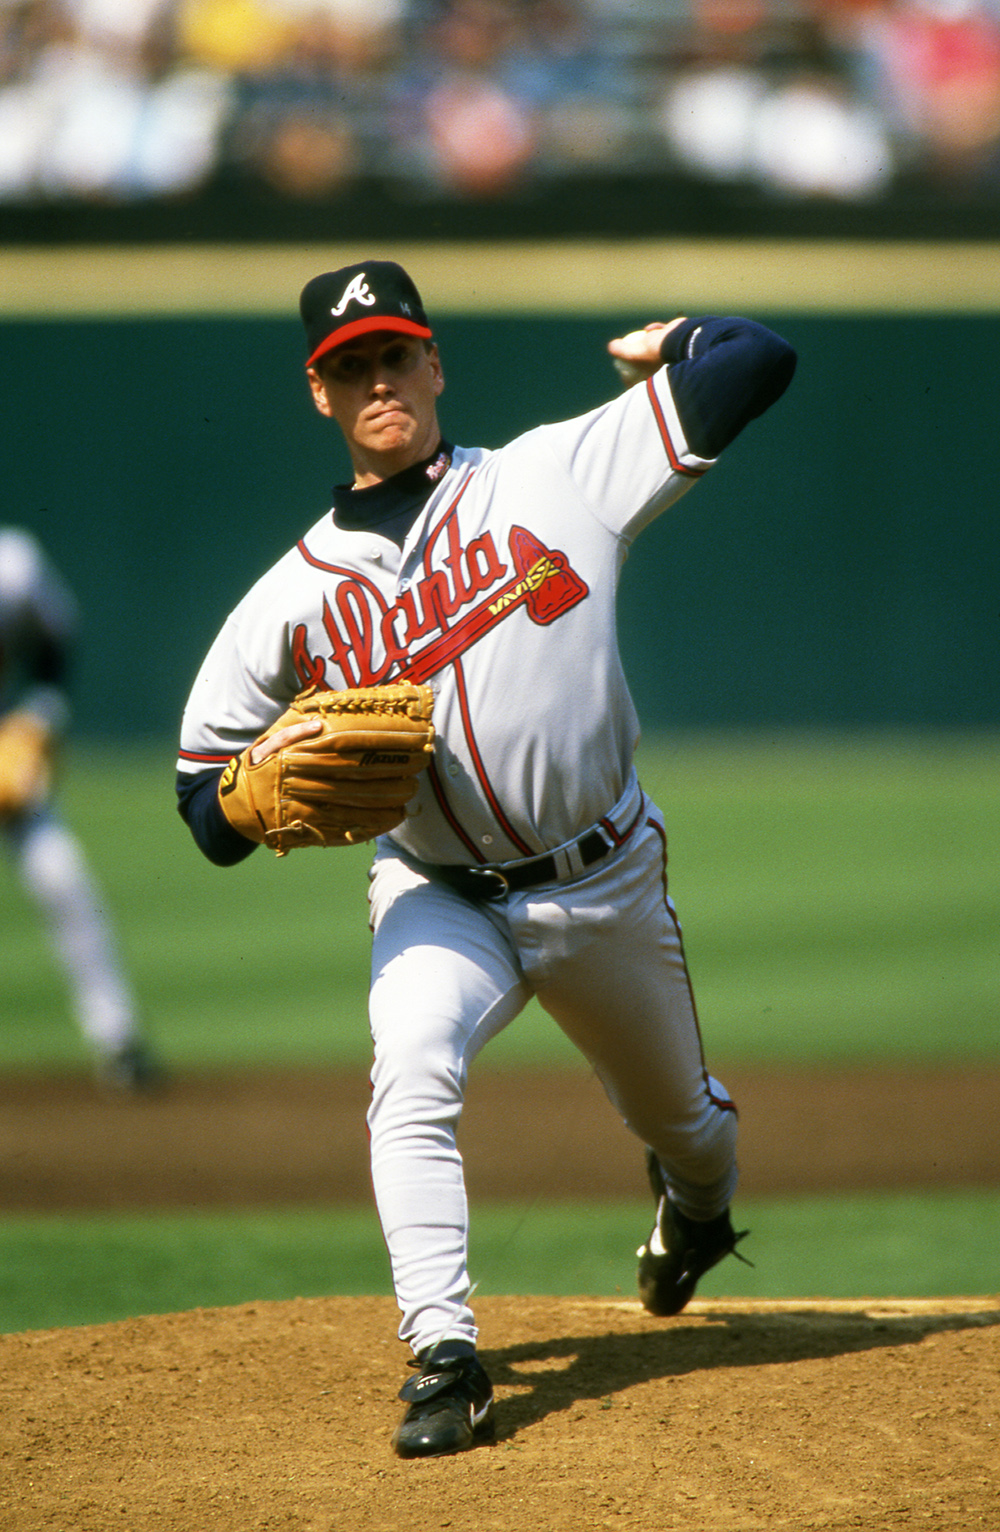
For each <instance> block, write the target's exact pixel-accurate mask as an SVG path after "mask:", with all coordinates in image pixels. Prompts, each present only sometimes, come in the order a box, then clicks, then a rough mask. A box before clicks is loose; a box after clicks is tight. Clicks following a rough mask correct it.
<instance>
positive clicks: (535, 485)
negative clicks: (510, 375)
mask: <svg viewBox="0 0 1000 1532" xmlns="http://www.w3.org/2000/svg"><path fill="white" fill-rule="evenodd" d="M707 466H708V463H707V462H706V461H705V460H703V459H701V458H699V457H697V456H696V455H695V454H694V453H692V452H691V451H690V450H689V449H688V447H687V444H686V442H685V438H684V433H683V430H682V429H681V425H680V421H679V419H678V416H677V411H676V407H675V405H674V401H673V397H672V395H671V390H670V385H669V381H668V374H667V371H666V369H662V370H661V371H659V372H658V373H657V374H656V375H655V376H654V378H653V379H652V380H651V381H650V383H649V385H648V386H647V387H642V388H634V389H631V390H629V391H628V392H626V393H624V394H622V395H621V396H620V397H618V398H616V399H614V400H612V401H611V402H610V403H608V404H605V405H602V406H601V407H600V408H599V409H596V410H593V411H591V412H590V413H588V414H586V415H583V416H581V417H579V418H577V419H574V420H568V421H565V422H562V423H560V424H555V425H548V426H543V427H540V428H539V429H537V430H534V431H530V432H528V433H527V434H526V435H524V436H521V437H519V438H517V439H516V440H515V441H513V442H511V443H510V444H509V445H508V446H506V447H503V448H501V449H500V450H498V451H493V452H491V451H486V450H483V449H474V450H471V451H467V450H464V449H456V450H454V451H452V452H451V453H450V454H449V453H444V454H442V456H441V458H440V460H439V461H438V462H437V463H436V464H433V465H431V469H430V472H431V473H432V474H433V473H434V472H435V471H437V472H438V473H439V474H440V477H439V478H438V479H437V482H436V483H435V485H434V487H433V489H432V491H431V494H430V496H429V498H428V500H427V501H426V504H425V506H424V508H423V511H422V512H421V513H420V514H419V515H418V517H417V519H416V521H415V522H414V524H413V526H412V527H411V528H410V531H409V534H408V536H407V537H406V540H405V542H404V544H403V547H402V548H401V549H400V548H399V547H398V546H397V545H396V544H395V543H394V542H393V541H391V540H390V539H388V538H385V537H382V536H380V535H379V534H378V532H377V530H371V529H368V528H366V529H363V530H345V529H343V528H342V527H340V526H338V525H337V524H336V522H335V520H334V517H333V515H332V514H327V515H326V516H324V517H323V519H322V520H321V521H319V522H317V523H316V525H315V526H314V527H312V528H311V530H310V531H309V532H307V533H306V535H305V536H304V537H303V538H302V540H301V541H300V542H299V543H298V545H297V546H296V547H295V548H294V549H292V550H291V551H290V552H289V553H288V554H286V555H285V557H284V558H283V559H281V560H280V561H279V563H278V564H276V565H275V566H274V567H273V568H272V569H271V570H270V571H269V572H268V573H267V574H266V575H265V576H264V577H263V579H261V580H260V581H259V582H258V583H257V584H256V585H255V586H254V587H253V589H252V590H251V591H250V592H249V594H248V595H247V596H246V597H245V599H244V600H243V601H242V602H241V603H240V605H239V606H238V607H237V608H236V610H235V612H234V613H233V614H232V616H231V617H230V618H229V620H228V622H227V623H226V625H225V627H224V628H223V630H222V632H221V633H220V635H219V637H218V639H217V640H216V642H215V644H214V645H213V647H212V649H211V651H210V653H209V654H208V656H207V658H206V660H205V663H204V665H203V667H202V669H201V672H200V674H199V676H198V678H197V680H196V682H195V685H194V688H193V691H192V693H191V697H190V700H189V702H188V705H187V708H186V711H185V715H184V722H183V730H182V741H181V756H180V759H179V761H178V769H179V771H181V772H185V771H187V772H191V771H198V770H202V769H204V768H205V767H208V766H211V765H215V764H218V765H221V764H223V763H224V762H225V761H226V760H227V759H228V758H229V757H230V756H231V755H232V754H233V753H234V752H237V751H240V750H242V749H244V748H245V747H246V746H247V745H248V744H249V743H250V742H251V741H252V740H253V739H254V738H255V737H256V736H257V735H258V734H259V733H260V732H261V730H262V729H263V728H264V727H266V726H267V725H269V724H270V723H272V722H273V721H274V720H275V719H276V718H277V717H278V716H279V715H280V714H281V713H282V712H283V711H284V709H285V707H286V706H287V704H288V702H289V701H290V700H291V698H292V697H293V696H294V695H295V693H296V692H297V691H299V690H300V689H301V688H302V687H303V686H306V685H309V684H311V683H319V684H320V685H322V686H329V687H334V688H339V687H344V686H364V685H373V684H376V683H378V682H381V681H387V680H394V679H397V678H399V677H409V678H412V679H414V680H420V681H425V680H426V681H428V682H429V683H430V685H431V686H432V687H433V690H434V694H435V702H434V724H435V729H436V731H437V741H436V747H435V756H434V761H433V765H432V767H431V770H430V772H429V773H426V774H425V775H424V777H423V779H422V783H421V788H420V792H419V796H418V797H417V798H416V799H415V800H414V802H413V803H412V804H411V805H410V807H409V812H408V814H407V818H406V820H405V822H404V823H403V824H402V825H400V826H399V827H398V829H396V830H395V831H393V836H392V838H393V840H394V841H395V842H397V843H398V844H399V845H400V846H401V847H402V848H403V849H404V850H406V851H408V852H410V853H412V854H413V855H415V856H417V857H420V858H421V859H423V860H425V861H430V862H450V863H456V862H469V863H476V862H484V861H489V862H494V861H499V862H505V861H509V860H512V859H518V858H522V857H526V856H531V855H533V854H536V853H538V852H540V851H543V850H546V849H548V848H551V847H554V846H558V845H560V844H562V843H563V842H564V841H566V840H568V839H569V838H570V837H571V836H573V835H576V834H577V833H579V831H580V829H581V828H582V827H583V826H586V825H588V824H591V823H593V822H595V821H596V820H598V819H599V818H600V817H601V816H602V815H603V814H605V813H606V812H607V810H608V809H609V808H610V807H611V806H612V805H613V804H615V803H616V802H617V801H618V799H619V798H620V797H621V795H622V793H623V791H624V789H625V786H626V784H627V782H628V780H629V776H630V773H631V771H632V758H633V754H634V751H635V746H636V743H637V739H638V723H637V719H636V715H635V710H634V708H633V705H632V702H631V698H630V696H629V693H628V689H627V686H626V683H625V680H624V677H623V674H622V669H621V663H620V660H619V656H618V648H617V643H616V638H615V592H616V586H617V583H618V577H619V574H620V571H621V568H622V564H623V562H624V559H625V557H626V554H627V552H628V549H629V546H630V544H631V542H632V539H633V538H634V537H635V536H636V534H637V533H638V532H639V531H640V530H641V529H642V528H643V527H644V526H645V525H646V524H647V523H648V522H649V521H650V520H651V519H652V518H653V517H654V516H656V515H657V514H658V513H659V512H660V511H662V510H663V509H664V508H665V507H666V506H668V505H670V504H671V503H672V502H673V501H675V500H676V499H677V498H678V496H680V495H681V494H682V493H683V492H684V491H685V490H686V489H687V488H689V486H690V485H691V484H692V483H693V482H694V480H695V479H696V478H698V477H699V475H701V474H702V473H703V472H704V471H705V469H706V468H707Z"/></svg>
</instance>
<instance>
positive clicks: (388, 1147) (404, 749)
mask: <svg viewBox="0 0 1000 1532" xmlns="http://www.w3.org/2000/svg"><path fill="white" fill-rule="evenodd" d="M300 309H301V316H302V320H303V323H304V326H305V333H306V348H307V353H306V354H307V360H306V371H307V377H308V381H309V386H310V388H311V390H312V397H313V400H314V403H315V406H316V408H317V410H318V411H319V412H320V414H321V415H323V416H325V417H326V418H327V419H329V420H331V421H333V422H334V423H335V424H336V425H337V426H338V427H339V429H340V431H341V432H342V434H343V436H344V439H345V441H346V444H347V448H348V452H349V454H350V460H351V464H352V468H353V480H352V482H350V483H347V484H342V485H338V486H337V487H336V488H335V489H334V491H333V505H332V508H331V509H330V510H328V511H327V512H325V514H324V515H323V516H322V517H321V518H320V519H319V520H318V521H317V522H316V524H315V525H314V526H313V527H312V528H311V529H310V530H309V531H308V532H306V534H305V535H304V536H303V537H302V539H301V540H300V541H299V542H298V543H297V544H296V546H295V547H294V548H292V549H291V550H290V551H289V552H288V553H287V554H286V555H285V556H284V557H283V558H282V559H281V560H279V562H278V563H277V564H276V565H275V566H274V567H273V568H272V569H271V570H270V571H269V572H268V573H266V574H265V575H264V576H263V578H262V579H261V580H259V581H258V583H257V584H256V585H255V586H254V587H253V589H252V590H251V591H250V592H249V594H248V595H247V596H246V597H245V598H244V599H243V601H242V602H241V603H240V604H239V605H238V606H237V608H236V610H235V611H234V612H233V613H232V614H231V615H230V617H229V618H228V620H227V621H226V622H225V624H224V626H223V627H222V630H221V632H220V633H219V636H218V638H217V639H216V641H215V643H214V644H213V645H212V648H211V650H210V652H209V654H208V656H207V658H206V659H205V661H204V664H203V666H202V668H201V671H200V673H199V675H198V677H197V679H196V681H195V683H194V687H193V690H192V692H191V696H190V699H189V701H188V705H187V709H186V711H185V715H184V721H183V728H182V740H181V750H180V758H179V761H178V779H177V780H178V793H179V799H180V809H181V813H182V814H183V816H184V818H185V820H186V822H187V824H188V825H189V827H190V829H191V831H192V833H193V835H194V838H195V840H196V842H197V843H198V845H199V846H200V847H201V849H202V851H203V852H204V853H205V854H206V855H207V856H208V857H209V858H210V859H211V860H213V861H214V862H216V863H218V864H220V865H223V866H224V865H228V864H232V863H236V862H238V861H240V860H242V859H243V858H244V857H246V856H248V855H249V854H250V853H251V852H252V851H253V850H254V849H255V847H256V846H258V845H268V846H270V847H272V848H273V850H274V851H275V852H276V853H277V854H278V855H285V854H288V853H289V852H291V851H293V850H298V849H301V848H310V847H335V846H339V845H344V844H351V843H353V842H356V841H361V840H371V841H372V842H373V848H374V856H373V862H372V866H371V872H370V888H369V905H370V925H371V929H372V933H373V939H372V968H371V988H370V997H369V1015H370V1025H371V1034H372V1041H373V1047H374V1063H373V1068H372V1077H371V1080H372V1100H371V1108H370V1111H369V1114H368V1125H369V1129H370V1136H371V1169H372V1177H373V1184H374V1188H375V1196H376V1201H377V1205H378V1212H379V1218H380V1221H381V1225H382V1229H383V1232H384V1235H385V1239H386V1243H387V1246H388V1250H389V1254H390V1259H391V1264H392V1276H393V1284H394V1288H395V1292H396V1297H397V1300H398V1304H399V1308H400V1311H401V1314H402V1321H401V1324H400V1329H399V1334H400V1336H401V1338H402V1339H403V1340H404V1341H405V1342H407V1344H408V1345H409V1346H410V1348H411V1350H412V1352H413V1364H414V1369H415V1371H414V1374H413V1376H411V1377H410V1378H409V1379H408V1381H407V1382H406V1383H405V1384H404V1386H403V1388H402V1390H401V1395H400V1397H401V1398H402V1400H403V1401H404V1403H405V1405H406V1409H405V1411H404V1413H403V1416H402V1420H401V1421H400V1423H399V1425H398V1427H397V1429H396V1431H395V1434H394V1436H393V1446H394V1448H395V1451H396V1452H397V1453H398V1454H399V1455H400V1456H401V1457H422V1456H435V1455H440V1454H443V1453H451V1452H457V1451H460V1450H463V1449H465V1448H468V1447H471V1446H473V1445H475V1444H476V1443H477V1442H479V1441H481V1440H484V1439H487V1438H488V1437H489V1436H490V1434H491V1433H492V1431H493V1412H494V1405H493V1391H492V1388H491V1385H490V1380H489V1378H488V1377H487V1375H486V1372H485V1371H484V1369H483V1367H482V1364H481V1363H480V1361H479V1360H478V1358H477V1355H476V1340H477V1328H476V1323H475V1318H474V1314H473V1311H472V1308H471V1306H470V1280H469V1274H468V1269H467V1225H468V1210H467V1205H466V1195H465V1187H464V1180H463V1173H462V1160H461V1155H460V1153H459V1149H458V1146H457V1143H456V1128H457V1126H458V1122H459V1118H460V1116H461V1112H462V1105H463V1097H464V1092H465V1086H466V1080H467V1076H468V1071H469V1069H470V1067H471V1065H472V1064H473V1062H474V1060H475V1059H476V1057H477V1055H478V1054H479V1053H480V1051H481V1050H482V1049H483V1048H484V1047H485V1046H486V1044H487V1043H488V1042H489V1041H490V1039H491V1038H493V1037H496V1036H497V1035H498V1033H500V1032H501V1031H502V1030H503V1029H504V1028H505V1027H507V1026H509V1025H510V1024H511V1023H512V1022H513V1021H514V1020H515V1018H516V1017H517V1016H518V1014H519V1013H520V1012H521V1011H522V1009H523V1008H524V1006H525V1004H526V1002H527V1001H528V999H529V997H530V996H532V995H535V996H537V997H538V1000H539V1001H540V1003H541V1005H542V1006H543V1007H544V1009H545V1010H546V1011H547V1012H548V1014H549V1015H550V1016H551V1017H552V1018H553V1019H554V1021H555V1022H556V1023H557V1025H558V1026H559V1027H561V1028H562V1029H563V1031H564V1032H565V1034H566V1035H567V1036H568V1037H569V1038H570V1039H571V1040H572V1042H573V1043H574V1044H575V1045H576V1046H577V1048H579V1049H580V1051H581V1052H582V1053H583V1055H584V1056H585V1057H586V1058H587V1059H588V1060H589V1061H590V1063H591V1064H592V1065H593V1068H594V1070H595V1071H596V1073H597V1075H598V1077H599V1078H600V1080H601V1082H602V1084H603V1086H604V1088H605V1090H606V1092H607V1095H608V1098H609V1100H610V1102H611V1104H612V1106H613V1107H614V1109H615V1110H616V1111H617V1112H618V1113H619V1114H620V1115H621V1117H622V1118H623V1120H624V1122H625V1123H626V1124H627V1126H628V1127H629V1128H630V1129H631V1131H632V1132H633V1133H634V1134H635V1135H636V1138H637V1139H638V1141H639V1142H640V1144H641V1145H642V1146H643V1148H644V1153H645V1158H646V1172H647V1175H648V1178H649V1181H650V1185H651V1187H652V1192H653V1197H654V1201H655V1218H654V1223H653V1227H652V1231H651V1233H650V1234H649V1236H648V1238H647V1239H646V1241H645V1243H644V1245H643V1246H642V1247H641V1249H640V1252H639V1271H638V1281H639V1291H640V1295H641V1298H642V1301H643V1303H644V1304H645V1306H646V1308H647V1309H648V1310H649V1311H650V1312H651V1313H653V1314H659V1315H667V1314H675V1313H677V1312H678V1311H679V1310H680V1309H682V1308H683V1306H684V1305H685V1303H687V1301H688V1300H689V1298H690V1297H691V1295H692V1293H693V1292H694V1290H695V1285H696V1283H697V1281H698V1280H699V1278H700V1277H701V1276H702V1275H703V1274H704V1273H705V1272H706V1271H708V1270H709V1269H710V1268H711V1267H712V1266H714V1265H715V1264H716V1263H717V1262H719V1261H720V1260H722V1259H723V1257H725V1256H726V1255H729V1254H732V1253H734V1252H735V1250H736V1244H737V1241H738V1240H739V1239H740V1238H741V1237H742V1236H741V1235H739V1234H737V1233H736V1232H735V1231H734V1228H733V1224H732V1221H731V1217H730V1211H729V1208H730V1202H731V1199H732V1196H733V1192H734V1189H735V1186H736V1133H737V1123H736V1112H735V1108H734V1105H733V1102H732V1101H731V1100H730V1098H729V1096H728V1094H727V1092H726V1090H725V1089H724V1087H723V1086H722V1085H721V1084H720V1083H719V1081H718V1080H716V1079H715V1078H714V1077H713V1076H712V1075H711V1074H710V1073H709V1071H708V1068H707V1066H706V1062H705V1058H704V1055H703V1052H702V1043H701V1037H700V1034H699V1027H698V1021H697V1017H696V1013H695V1007H694V1000H693V997H692V991H691V985H690V982H689V979H688V973H687V969H686V966H685V961H684V951H683V947H682V943H681V933H680V927H679V925H678V922H677V916H676V914H675V911H674V907H673V905H672V903H671V900H670V898H669V897H668V893H667V875H666V833H665V830H664V822H663V817H662V815H661V813H660V811H659V809H658V808H657V806H656V805H655V804H654V803H652V802H651V801H650V800H649V798H648V797H647V795H646V794H645V793H644V791H643V789H642V787H641V785H640V783H639V781H638V779H637V776H636V770H635V766H634V763H633V758H634V755H635V750H636V745H637V741H638V722H637V719H636V714H635V709H634V707H633V704H632V701H631V698H630V696H629V692H628V689H627V686H626V682H625V678H624V676H623V673H622V666H621V662H620V658H619V654H618V648H617V643H616V637H615V599H616V591H617V587H618V579H619V575H620V573H621V569H622V565H623V563H624V561H625V558H626V556H627V555H628V553H629V551H630V549H631V547H632V544H633V542H634V541H635V539H636V538H637V537H638V536H639V534H640V533H641V532H642V530H643V528H644V527H646V526H647V525H648V524H649V523H650V522H651V521H652V520H653V519H654V517H657V516H659V515H660V514H661V513H663V512H664V511H666V510H667V509H668V508H669V507H670V506H672V505H673V504H674V502H675V501H676V500H677V499H678V498H679V497H680V496H681V495H682V494H683V493H684V492H685V491H686V490H688V489H690V488H691V486H692V485H694V484H695V483H696V482H697V481H698V479H700V478H701V477H702V475H704V474H705V473H706V472H708V471H709V469H710V468H711V465H712V463H713V461H714V460H715V459H716V458H717V457H718V456H719V454H720V452H722V450H723V449H724V448H725V447H726V446H727V445H728V444H729V443H730V442H731V441H732V440H733V438H734V437H735V436H736V435H737V434H738V433H739V432H740V431H741V430H742V429H743V428H744V426H746V425H747V424H748V423H749V422H750V421H751V420H753V419H754V418H755V417H757V416H759V415H761V414H762V413H763V412H764V411H765V410H766V409H768V408H769V406H770V405H772V404H773V403H774V402H775V401H776V400H777V399H778V398H779V397H780V396H781V394H782V393H783V392H784V390H785V389H786V387H787V386H788V383H789V382H790V380H791V377H792V374H793V371H794V367H795V356H794V353H793V351H792V350H791V348H790V347H789V346H788V345H787V344H786V343H785V342H784V341H783V340H781V339H779V337H778V336H776V335H774V334H772V333H771V332H770V331H768V330H766V329H764V328H763V327H762V326H760V325H758V324H755V323H752V322H751V321H749V320H745V319H733V318H719V317H714V316H710V315H704V316H700V317H697V318H686V317H682V318H675V319H672V320H671V321H669V322H665V321H664V322H659V321H658V322H654V323H651V324H649V325H647V326H646V328H645V329H642V330H638V331H634V332H632V333H631V334H628V335H625V336H622V337H621V338H619V339H616V340H613V341H611V342H610V345H609V351H610V353H611V356H612V359H613V360H614V361H615V362H616V364H617V365H619V370H620V371H621V372H622V375H623V380H624V381H625V383H626V385H627V386H626V387H625V389H624V391H621V392H618V393H617V394H616V395H615V397H613V398H611V399H609V400H608V401H607V403H605V404H602V405H601V406H600V407H599V408H597V409H594V410H591V411H589V412H588V413H587V414H585V415H582V416H580V417H579V418H577V419H572V420H561V421H558V422H557V423H555V424H551V425H545V426H542V427H540V428H538V429H537V430H532V431H529V432H527V433H526V434H525V435H523V436H520V437H518V438H517V439H516V440H514V441H511V442H510V443H509V444H508V445H507V446H505V447H503V448H501V449H499V450H497V451H490V450H486V449H484V448H482V447H462V446H458V445H456V444H455V443H453V442H452V441H450V440H449V439H448V438H447V436H443V435H442V432H441V429H440V426H439V423H438V401H439V398H440V396H441V394H442V391H443V389H444V371H443V365H442V360H441V357H440V355H439V352H438V348H437V345H436V344H435V341H434V337H433V331H432V328H431V325H430V323H429V321H428V319H427V316H426V313H425V311H424V307H423V303H422V301H421V298H420V295H419V293H418V292H417V289H416V287H415V285H414V283H413V281H412V280H411V278H410V277H409V275H408V274H407V273H406V272H405V271H403V270H402V268H401V267H399V266H398V265H396V264H395V263H393V262H389V261H374V260H373V261H362V262H359V263H357V264H356V265H353V266H348V267H345V268H343V269H341V270H339V271H334V272H329V273H324V274H322V275H320V276H317V277H315V278H313V280H312V281H310V282H309V283H308V284H307V285H306V287H305V289H304V291H303V292H302V295H301V301H300Z"/></svg>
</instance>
